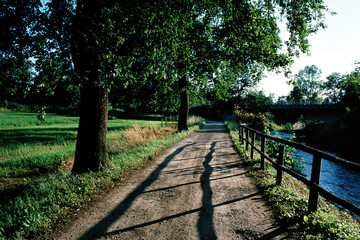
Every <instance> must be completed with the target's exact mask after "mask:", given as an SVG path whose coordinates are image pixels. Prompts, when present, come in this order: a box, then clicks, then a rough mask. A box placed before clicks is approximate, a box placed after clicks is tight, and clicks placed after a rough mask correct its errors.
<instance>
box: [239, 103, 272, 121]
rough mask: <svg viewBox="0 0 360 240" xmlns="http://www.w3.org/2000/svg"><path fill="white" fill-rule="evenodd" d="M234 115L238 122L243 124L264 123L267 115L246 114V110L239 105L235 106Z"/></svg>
mask: <svg viewBox="0 0 360 240" xmlns="http://www.w3.org/2000/svg"><path fill="white" fill-rule="evenodd" d="M233 114H234V116H235V119H236V120H237V121H240V122H242V123H247V122H264V121H265V120H266V116H265V114H263V113H261V112H259V113H257V114H254V113H249V112H246V111H245V110H244V109H241V108H240V107H239V106H238V105H235V106H234V111H233Z"/></svg>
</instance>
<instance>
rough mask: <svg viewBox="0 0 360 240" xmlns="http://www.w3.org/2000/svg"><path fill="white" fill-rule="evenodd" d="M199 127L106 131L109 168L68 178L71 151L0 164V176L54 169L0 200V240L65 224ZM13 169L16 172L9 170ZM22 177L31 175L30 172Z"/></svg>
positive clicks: (29, 180) (38, 232) (33, 233)
mask: <svg viewBox="0 0 360 240" xmlns="http://www.w3.org/2000/svg"><path fill="white" fill-rule="evenodd" d="M204 123H205V121H204V120H201V121H200V122H197V123H195V124H194V125H193V126H192V127H190V129H189V131H182V132H180V133H176V134H175V133H174V132H175V131H176V130H175V129H173V128H170V127H162V128H161V127H154V126H152V127H143V128H141V127H138V126H134V127H132V128H127V129H126V130H114V131H111V132H110V133H109V141H108V144H109V149H110V162H111V167H110V168H109V169H106V170H104V171H101V172H90V173H84V174H77V175H76V174H72V173H71V172H70V168H71V166H67V164H68V161H69V159H71V155H72V153H73V149H70V150H67V151H63V152H61V151H60V152H59V153H58V155H56V154H54V153H49V154H50V155H49V156H50V157H44V159H42V158H39V160H38V161H32V160H33V158H31V160H26V157H27V156H19V157H18V160H16V159H11V160H6V161H4V162H2V164H7V165H6V167H4V166H3V168H2V171H3V172H2V173H1V172H0V175H1V174H2V177H6V176H9V175H11V174H18V175H19V166H20V169H21V167H23V168H24V169H28V170H29V169H35V168H34V166H38V168H39V169H40V167H43V168H51V169H58V171H47V172H46V173H45V174H39V175H38V176H37V177H36V178H23V180H22V181H21V184H22V185H23V187H22V189H21V193H20V194H18V195H17V196H15V197H13V198H10V199H7V200H6V201H4V202H2V204H1V205H0V239H24V238H26V239H28V238H32V237H34V236H36V235H39V234H41V233H44V232H46V231H48V230H49V229H50V228H51V226H52V225H53V224H54V223H55V222H56V221H58V220H60V221H65V220H66V219H67V216H68V214H69V213H70V212H71V211H73V210H74V209H77V208H79V207H80V206H81V205H82V204H84V203H85V202H87V201H89V200H91V199H92V198H93V197H94V196H95V195H97V194H99V193H100V192H101V191H102V189H104V188H106V187H108V186H110V185H111V184H113V181H116V180H118V179H119V178H121V177H122V176H124V175H126V174H129V173H131V171H134V170H136V169H139V168H140V167H141V166H143V165H144V164H145V163H146V162H147V161H149V160H152V159H153V158H154V157H155V155H156V154H157V153H159V152H161V151H163V150H164V149H166V148H168V147H170V146H171V145H173V144H174V143H176V142H178V141H180V140H181V139H183V138H185V137H186V136H188V135H189V134H190V133H191V132H194V131H195V130H197V129H199V127H200V126H202V125H203V124H204ZM45 155H46V154H45ZM19 164H20V165H19ZM53 165H55V166H53ZM16 166H17V167H18V170H17V171H16V169H14V168H16ZM39 171H40V170H39ZM42 171H45V170H42ZM12 172H13V173H12ZM26 174H30V175H32V176H34V173H26ZM26 174H25V175H26ZM35 175H36V174H35ZM19 176H21V174H20V175H19ZM0 178H1V176H0ZM0 180H1V179H0ZM19 181H20V180H19Z"/></svg>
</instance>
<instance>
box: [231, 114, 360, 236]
mask: <svg viewBox="0 0 360 240" xmlns="http://www.w3.org/2000/svg"><path fill="white" fill-rule="evenodd" d="M226 125H227V126H228V128H229V129H230V135H231V138H232V139H233V142H234V144H235V146H236V147H237V149H238V151H239V153H240V155H241V156H242V157H243V159H244V164H245V166H247V167H249V169H250V171H251V172H250V173H251V176H253V177H254V178H255V180H256V183H257V185H258V187H259V188H260V189H262V190H263V194H264V196H265V198H266V199H267V200H268V202H269V203H270V205H271V206H272V207H273V209H274V211H275V212H276V217H277V219H278V220H279V221H280V223H281V225H282V226H285V227H287V229H288V232H289V234H290V237H291V238H293V239H360V221H359V220H358V219H356V218H355V217H353V216H352V215H351V214H350V213H348V212H347V211H344V210H342V209H339V208H338V207H337V206H335V205H333V204H331V203H330V202H328V201H326V200H325V199H323V198H322V197H320V204H319V205H320V207H319V209H318V210H317V211H316V212H313V213H308V211H307V207H308V194H309V189H308V188H307V187H306V186H305V185H304V184H303V183H301V182H300V181H298V180H296V179H294V178H292V177H291V176H289V175H287V174H285V175H284V178H283V182H282V184H281V185H280V186H277V185H276V184H275V178H276V170H275V169H274V168H273V167H272V166H271V165H270V163H267V164H266V168H265V170H259V169H260V160H259V156H258V158H255V159H254V160H251V159H250V157H249V152H248V151H246V150H245V144H244V145H242V144H241V143H240V141H239V137H238V125H237V123H236V122H234V121H229V122H226Z"/></svg>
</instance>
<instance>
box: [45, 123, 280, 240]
mask: <svg viewBox="0 0 360 240" xmlns="http://www.w3.org/2000/svg"><path fill="white" fill-rule="evenodd" d="M285 237H286V234H285V233H284V231H283V229H282V228H281V227H280V226H279V225H277V223H276V222H275V220H274V214H273V212H272V211H271V208H270V207H269V206H267V204H266V202H265V200H264V199H263V197H262V195H261V192H260V191H259V190H258V189H257V188H256V187H255V185H254V184H253V182H252V180H251V177H249V175H248V172H247V170H246V168H244V167H243V166H242V161H241V159H240V157H239V155H238V154H237V152H236V150H235V149H234V147H233V144H232V141H231V139H230V136H229V134H228V133H227V131H226V128H225V126H224V124H223V123H221V122H209V123H208V124H207V125H206V126H205V127H204V128H202V129H201V130H199V131H198V132H196V133H194V134H192V135H190V136H189V137H188V138H186V139H184V140H183V141H181V142H179V143H177V144H175V145H173V146H172V147H171V148H169V149H167V150H166V151H164V152H163V153H162V154H161V155H159V156H157V157H156V158H155V159H154V160H153V162H152V163H151V164H150V165H148V166H147V167H146V168H144V169H143V170H141V171H137V172H135V173H134V174H132V175H131V176H130V177H128V178H126V180H123V181H119V182H118V183H117V184H115V186H114V187H113V189H111V191H108V192H107V194H106V195H103V196H102V197H100V198H98V199H97V200H96V201H93V202H92V203H91V204H89V206H87V207H85V208H82V209H81V210H80V211H79V213H78V214H77V215H76V217H75V218H72V219H71V220H70V221H69V222H68V223H66V224H65V225H64V226H63V227H59V229H57V230H56V231H54V232H51V233H49V234H47V235H45V236H42V239H44V238H47V239H283V238H285Z"/></svg>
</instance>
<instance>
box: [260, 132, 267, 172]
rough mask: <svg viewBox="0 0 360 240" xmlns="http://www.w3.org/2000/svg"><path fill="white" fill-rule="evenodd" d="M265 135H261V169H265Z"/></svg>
mask: <svg viewBox="0 0 360 240" xmlns="http://www.w3.org/2000/svg"><path fill="white" fill-rule="evenodd" d="M265 141H266V139H265V136H261V169H262V170H265V156H264V154H265Z"/></svg>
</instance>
